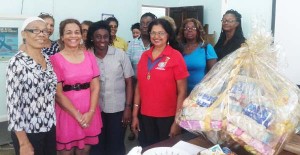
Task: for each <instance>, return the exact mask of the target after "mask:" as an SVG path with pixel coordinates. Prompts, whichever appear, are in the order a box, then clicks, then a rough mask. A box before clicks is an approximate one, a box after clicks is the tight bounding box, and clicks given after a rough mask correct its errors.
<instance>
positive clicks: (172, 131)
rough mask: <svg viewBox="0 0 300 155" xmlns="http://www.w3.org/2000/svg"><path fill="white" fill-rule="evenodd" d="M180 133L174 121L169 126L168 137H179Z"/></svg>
mask: <svg viewBox="0 0 300 155" xmlns="http://www.w3.org/2000/svg"><path fill="white" fill-rule="evenodd" d="M180 133H181V128H180V126H179V125H178V124H176V122H175V121H174V123H173V124H172V126H171V129H170V133H169V136H170V137H175V136H176V135H179V134H180Z"/></svg>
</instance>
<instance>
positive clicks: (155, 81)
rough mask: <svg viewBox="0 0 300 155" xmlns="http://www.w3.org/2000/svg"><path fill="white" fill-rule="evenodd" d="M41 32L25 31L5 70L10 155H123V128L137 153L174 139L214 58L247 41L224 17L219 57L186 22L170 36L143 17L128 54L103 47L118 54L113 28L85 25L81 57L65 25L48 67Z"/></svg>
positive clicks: (70, 23)
mask: <svg viewBox="0 0 300 155" xmlns="http://www.w3.org/2000/svg"><path fill="white" fill-rule="evenodd" d="M52 19H53V18H52ZM47 23H48V22H47V21H46V20H45V19H42V18H39V17H30V18H28V19H26V20H25V21H24V24H23V26H22V29H21V31H22V37H23V39H24V45H23V46H22V48H20V49H21V50H20V51H19V52H18V53H17V54H16V55H15V56H14V57H13V58H12V59H11V60H10V62H9V65H8V70H7V98H8V99H7V101H8V114H9V130H10V131H11V134H12V139H13V145H14V147H15V151H16V154H40V155H43V154H47V155H48V154H61V155H69V154H86V155H87V154H90V153H91V154H93V153H95V152H97V151H100V153H102V154H109V155H113V154H116V155H122V154H125V146H124V133H125V129H126V128H125V127H126V126H128V125H130V124H131V128H132V131H133V132H134V133H136V134H137V135H138V137H139V141H140V144H141V145H142V146H148V145H151V144H153V143H156V142H158V141H161V140H164V139H167V138H168V137H173V136H175V135H177V134H179V133H180V130H181V129H180V127H179V126H178V125H177V124H176V122H175V115H176V113H177V112H178V111H179V110H180V109H181V106H182V103H183V100H184V99H185V97H186V96H187V93H190V91H191V90H192V89H193V87H194V86H195V85H196V84H197V83H199V82H200V81H201V79H202V78H203V76H204V75H205V73H206V71H207V70H209V69H211V68H212V66H213V65H214V64H215V63H216V61H217V58H218V57H220V56H219V55H222V54H223V53H224V52H226V54H228V53H230V52H232V51H234V50H235V49H237V48H239V46H240V44H241V43H242V42H244V41H245V38H244V37H243V34H242V29H241V15H240V14H239V13H238V12H236V11H234V10H229V11H227V12H226V13H225V14H224V16H223V19H222V33H221V36H220V38H219V41H218V43H217V45H216V46H215V49H216V51H217V53H215V50H214V48H213V47H212V45H210V44H207V43H206V42H205V40H204V35H205V34H204V30H203V27H202V25H201V23H200V22H199V21H198V20H196V19H186V20H185V21H184V22H183V24H182V25H181V27H180V28H179V31H178V34H177V35H176V34H175V31H174V27H172V24H170V22H169V21H167V20H165V19H156V17H155V15H153V14H152V13H145V14H144V15H143V16H142V17H141V19H140V32H141V34H140V37H137V38H135V39H134V40H133V41H131V42H130V43H129V45H128V50H127V51H126V52H124V51H123V50H126V49H127V44H126V46H122V47H119V48H121V49H119V48H116V47H113V46H111V45H122V44H123V43H120V41H121V40H122V39H119V38H118V37H117V36H116V35H115V34H116V30H115V29H116V28H117V27H118V21H117V20H115V19H110V20H108V21H99V22H95V23H93V24H91V25H89V28H88V31H87V33H86V40H85V41H84V45H85V47H84V48H81V44H82V41H81V40H82V36H83V31H82V29H81V24H80V23H79V22H78V21H77V20H75V19H66V20H64V21H62V22H61V23H60V26H59V33H60V44H62V45H61V46H60V47H63V48H61V49H60V52H56V51H55V52H53V53H51V54H49V55H52V56H51V57H50V58H49V57H48V55H47V54H45V52H42V51H43V50H45V48H49V47H50V46H49V35H50V34H51V31H50V30H51V29H50V28H47ZM53 23H54V19H53ZM52 32H53V30H52ZM237 33H239V34H237ZM176 37H177V38H176ZM115 41H116V42H115ZM178 41H179V42H178ZM121 42H122V41H121ZM238 44H239V45H238ZM122 49H123V50H122ZM220 53H221V54H220ZM53 54H54V55H53ZM223 56H225V54H223ZM221 57H222V56H221ZM100 88H101V89H100ZM133 91H134V92H133ZM133 94H134V95H133ZM133 96H134V98H133ZM55 103H56V104H55ZM99 105H100V106H99ZM132 107H133V109H132ZM131 121H132V122H131ZM55 135H56V136H55ZM99 139H100V141H99ZM96 144H98V145H96ZM92 145H95V146H94V147H93V148H92V149H91V146H92ZM91 150H92V151H91ZM95 150H96V151H95ZM97 153H98V152H97Z"/></svg>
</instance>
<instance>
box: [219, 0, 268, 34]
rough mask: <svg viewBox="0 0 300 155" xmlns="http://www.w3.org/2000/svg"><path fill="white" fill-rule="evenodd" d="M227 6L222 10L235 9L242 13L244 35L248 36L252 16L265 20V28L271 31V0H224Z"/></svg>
mask: <svg viewBox="0 0 300 155" xmlns="http://www.w3.org/2000/svg"><path fill="white" fill-rule="evenodd" d="M225 1H227V6H226V5H225V6H224V11H226V10H229V9H234V10H237V11H238V12H239V13H240V14H241V15H242V28H243V32H244V35H245V36H246V37H249V35H250V34H251V27H252V25H251V23H252V20H253V18H256V17H258V18H259V19H260V20H263V21H264V22H265V25H266V28H267V29H269V30H270V31H271V21H272V0H225Z"/></svg>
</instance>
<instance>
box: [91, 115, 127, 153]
mask: <svg viewBox="0 0 300 155" xmlns="http://www.w3.org/2000/svg"><path fill="white" fill-rule="evenodd" d="M101 116H102V123H103V127H102V130H101V134H100V135H99V144H97V145H94V146H92V149H91V152H90V155H125V152H126V151H125V144H124V138H125V131H126V127H124V126H123V123H122V122H121V121H122V117H123V111H121V112H116V113H105V112H101Z"/></svg>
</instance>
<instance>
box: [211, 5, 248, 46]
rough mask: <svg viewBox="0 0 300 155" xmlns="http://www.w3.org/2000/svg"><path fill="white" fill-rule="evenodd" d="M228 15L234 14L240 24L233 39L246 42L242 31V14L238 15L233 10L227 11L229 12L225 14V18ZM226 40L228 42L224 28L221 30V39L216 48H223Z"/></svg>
mask: <svg viewBox="0 0 300 155" xmlns="http://www.w3.org/2000/svg"><path fill="white" fill-rule="evenodd" d="M227 14H232V15H234V16H235V18H236V22H238V23H239V25H238V26H237V28H236V29H235V32H234V35H233V37H232V38H235V39H238V40H245V37H244V33H243V29H242V21H241V19H242V15H241V14H240V13H238V12H237V11H236V10H233V9H231V10H227V11H226V12H225V14H224V15H223V17H224V16H225V15H227ZM225 40H226V34H225V32H224V30H223V28H222V30H221V35H220V37H219V40H218V42H217V44H216V46H222V45H223V43H224V41H225Z"/></svg>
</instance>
